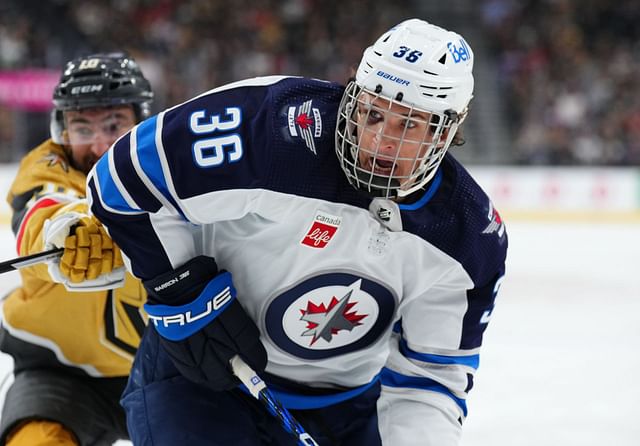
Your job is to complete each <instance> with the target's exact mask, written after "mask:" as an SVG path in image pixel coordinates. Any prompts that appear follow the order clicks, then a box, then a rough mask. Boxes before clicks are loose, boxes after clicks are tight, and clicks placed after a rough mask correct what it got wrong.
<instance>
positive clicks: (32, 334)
mask: <svg viewBox="0 0 640 446" xmlns="http://www.w3.org/2000/svg"><path fill="white" fill-rule="evenodd" d="M85 183H86V176H85V175H84V174H83V173H82V172H81V171H79V170H76V169H74V168H73V166H72V164H71V162H70V159H69V156H68V155H67V153H66V151H65V149H64V148H63V147H62V146H60V145H57V144H54V143H53V142H52V141H51V140H48V141H46V142H44V143H43V144H41V145H40V146H38V147H36V148H35V149H33V150H32V151H31V152H29V153H28V154H27V155H26V156H25V158H24V159H23V160H22V162H21V163H20V167H19V169H18V173H17V176H16V179H15V181H14V182H13V184H12V186H11V188H10V191H9V194H8V196H7V201H8V202H9V205H10V206H11V208H12V212H13V214H12V221H11V225H12V230H13V232H14V234H15V236H16V250H17V252H18V254H19V255H21V256H24V255H28V254H33V253H37V252H40V251H42V250H43V249H44V240H43V228H44V224H45V221H46V220H47V219H50V218H54V217H55V216H57V215H59V214H61V213H64V212H69V210H73V211H76V212H83V213H86V212H87V204H86V201H85V200H84V199H85ZM20 275H21V278H22V285H21V287H20V288H18V289H15V290H14V291H12V292H11V293H10V295H9V296H8V297H7V299H6V300H5V301H4V303H3V313H4V320H3V328H4V329H5V330H6V331H7V332H8V333H9V335H10V336H11V337H13V338H16V339H19V340H20V341H24V342H28V343H30V344H34V345H37V346H39V347H43V348H44V349H46V351H47V355H46V356H47V357H50V356H51V355H50V352H52V353H53V354H54V355H55V358H56V361H58V362H59V363H60V364H61V365H64V366H71V367H75V368H79V369H82V370H84V371H85V372H87V373H88V374H90V375H92V376H105V377H114V376H126V375H127V374H128V373H129V370H130V368H131V362H132V359H133V355H134V354H135V350H136V348H137V346H138V344H139V342H140V337H141V335H142V331H143V330H144V326H145V324H146V320H147V318H146V315H145V314H144V311H143V309H142V304H143V303H144V301H145V299H146V294H145V291H144V288H143V287H142V284H141V283H140V281H139V280H137V279H136V278H134V277H133V276H131V275H130V274H127V277H126V279H125V283H124V286H122V287H121V288H117V289H114V290H109V291H97V292H81V293H80V292H69V291H67V290H66V288H65V287H64V285H62V284H59V283H55V282H53V281H52V280H51V278H50V276H49V274H48V272H47V266H46V264H38V265H34V266H32V267H29V268H23V269H21V270H20ZM7 345H9V348H7ZM10 345H11V344H10V343H9V344H7V343H5V345H4V346H3V348H4V349H5V350H9V351H7V353H10V354H11V353H12V352H11V351H10ZM43 360H44V358H43ZM31 361H33V358H32V359H31Z"/></svg>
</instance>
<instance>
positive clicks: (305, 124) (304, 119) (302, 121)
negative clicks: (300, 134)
mask: <svg viewBox="0 0 640 446" xmlns="http://www.w3.org/2000/svg"><path fill="white" fill-rule="evenodd" d="M296 124H298V125H299V126H300V127H301V128H303V129H306V128H309V126H310V125H311V124H313V119H311V118H310V117H309V116H307V114H306V113H301V114H299V115H298V116H297V117H296Z"/></svg>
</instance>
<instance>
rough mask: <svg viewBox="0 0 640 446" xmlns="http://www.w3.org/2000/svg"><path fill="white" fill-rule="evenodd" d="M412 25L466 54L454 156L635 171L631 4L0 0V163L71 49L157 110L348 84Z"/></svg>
mask: <svg viewBox="0 0 640 446" xmlns="http://www.w3.org/2000/svg"><path fill="white" fill-rule="evenodd" d="M409 17H420V18H424V19H426V20H428V21H432V22H434V23H436V24H440V25H442V26H444V27H447V28H450V29H454V30H456V31H458V32H459V33H460V34H462V35H463V36H464V37H465V38H466V39H467V40H468V41H469V42H470V44H471V46H472V48H473V49H474V51H475V67H474V70H475V75H476V90H475V98H474V100H473V102H472V114H471V115H470V118H469V120H468V121H467V124H466V126H467V129H466V139H467V144H466V146H465V147H464V148H463V149H462V150H461V151H460V152H459V153H460V155H459V156H460V157H461V158H466V160H467V161H469V162H472V163H486V164H524V165H531V164H535V165H625V166H628V165H640V26H638V23H640V1H638V0H617V1H613V0H447V1H445V2H436V1H427V0H422V1H420V0H395V1H393V2H388V1H387V2H383V1H379V0H234V1H224V0H156V1H154V0H92V1H82V0H47V1H41V0H3V1H2V2H1V3H0V161H5V162H6V161H17V160H19V159H20V158H21V156H22V155H23V154H24V153H26V151H27V150H29V149H30V148H32V147H33V146H35V145H37V144H38V143H40V142H41V141H42V140H43V139H45V138H46V137H47V136H48V122H49V110H50V105H49V103H48V100H47V101H44V103H43V101H42V97H44V98H48V96H47V95H50V90H49V88H51V89H52V87H53V85H52V83H53V84H54V83H55V81H56V80H57V77H58V76H59V74H60V71H61V68H62V66H63V64H64V62H65V61H66V60H68V59H70V58H73V57H76V56H78V55H85V54H89V53H91V52H96V51H113V50H126V51H128V52H129V53H130V54H131V55H133V56H134V57H135V58H136V59H137V60H138V62H139V63H140V65H141V66H142V68H143V71H144V72H145V75H146V76H147V77H148V78H149V80H150V81H151V84H152V86H153V88H154V91H155V93H156V101H155V103H154V109H155V110H154V111H160V110H162V109H163V108H165V107H167V106H170V105H173V104H176V103H179V102H182V101H184V100H186V99H188V98H190V97H192V96H193V95H195V94H197V93H200V92H203V91H206V90H208V89H210V88H213V87H215V86H218V85H221V84H223V83H226V82H230V81H234V80H238V79H242V78H246V77H252V76H258V75H264V74H292V75H304V76H311V77H315V78H322V79H328V80H333V81H339V82H344V81H345V80H346V79H347V78H348V77H349V75H350V74H351V70H352V69H353V68H355V67H356V66H357V63H358V61H359V59H360V55H361V53H362V50H363V49H364V48H365V47H366V46H367V45H368V44H370V43H371V42H372V41H373V40H374V39H375V37H377V36H378V35H380V34H381V33H382V32H384V31H385V30H386V29H388V28H389V27H390V26H392V25H393V24H395V23H397V22H399V21H400V20H402V19H404V18H409ZM25 82H26V84H27V87H25ZM36 83H37V84H38V87H37V88H35V87H33V85H35V84H36ZM29 85H31V87H29Z"/></svg>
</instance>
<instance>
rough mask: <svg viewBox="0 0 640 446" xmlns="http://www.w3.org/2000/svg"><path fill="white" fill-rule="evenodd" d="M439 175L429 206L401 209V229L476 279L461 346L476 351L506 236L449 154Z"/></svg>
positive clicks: (484, 199)
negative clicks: (436, 248) (410, 233)
mask: <svg viewBox="0 0 640 446" xmlns="http://www.w3.org/2000/svg"><path fill="white" fill-rule="evenodd" d="M440 172H441V174H442V180H441V183H440V184H439V185H438V188H437V190H436V191H435V192H434V193H433V196H432V197H431V198H430V199H429V200H428V204H427V203H425V204H424V205H423V206H422V207H419V208H417V209H413V207H412V206H405V205H402V206H401V209H403V208H405V209H403V214H402V219H403V227H404V230H406V231H409V232H413V233H414V234H417V235H419V236H420V237H422V238H424V239H425V240H427V241H428V242H429V243H431V244H433V245H434V246H436V247H438V248H439V249H440V250H442V251H444V252H445V253H447V254H448V255H450V256H451V257H453V258H454V259H456V260H457V261H458V262H459V263H460V264H462V266H463V268H464V269H465V271H467V273H468V274H469V276H470V277H471V279H472V280H473V282H474V284H475V287H474V288H473V289H471V290H469V291H468V292H467V300H468V310H467V313H466V314H465V319H464V325H463V333H462V339H461V344H460V348H462V349H472V348H476V347H479V346H480V345H481V343H482V334H483V332H484V329H485V328H486V326H487V324H486V321H485V319H486V316H488V315H489V314H490V312H491V310H492V309H493V305H494V300H495V297H496V293H497V291H498V287H499V280H500V279H501V277H502V276H503V275H504V264H505V260H506V252H507V245H508V241H507V235H506V231H505V230H504V225H503V223H502V220H501V219H500V216H499V214H498V213H497V211H496V210H495V209H493V205H492V204H491V201H490V200H489V198H488V197H487V195H486V194H485V192H484V191H483V190H482V189H481V188H480V186H478V184H477V183H476V182H475V181H474V180H473V178H471V176H470V175H469V173H468V172H467V170H466V169H465V168H464V167H463V166H462V165H461V164H460V163H459V162H458V161H456V159H455V158H454V157H453V156H452V155H451V154H449V153H448V154H447V155H446V156H445V158H444V160H443V162H442V164H441V166H440ZM451 203H456V205H455V206H451ZM407 208H410V209H411V210H406V209H407ZM485 313H487V314H486V315H485ZM483 315H484V316H485V317H484V318H483Z"/></svg>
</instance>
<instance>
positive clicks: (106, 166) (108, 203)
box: [89, 150, 142, 214]
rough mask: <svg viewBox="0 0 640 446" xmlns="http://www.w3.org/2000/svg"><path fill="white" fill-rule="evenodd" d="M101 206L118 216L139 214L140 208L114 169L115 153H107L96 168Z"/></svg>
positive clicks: (94, 173) (95, 173) (95, 175)
mask: <svg viewBox="0 0 640 446" xmlns="http://www.w3.org/2000/svg"><path fill="white" fill-rule="evenodd" d="M91 176H94V177H95V186H96V189H97V193H98V197H99V199H100V204H101V206H102V207H103V208H104V209H105V210H107V211H109V212H112V213H116V214H138V213H140V212H142V210H141V209H140V206H138V204H137V203H136V202H135V200H134V199H133V198H132V197H131V195H130V194H129V192H128V191H127V190H126V188H125V187H124V185H123V184H122V181H120V178H119V176H118V173H117V171H116V169H115V167H114V161H113V151H112V150H110V151H108V152H107V154H106V156H103V157H102V158H100V160H99V161H98V162H97V163H96V165H95V167H94V172H93V175H90V176H89V180H90V179H91Z"/></svg>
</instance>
